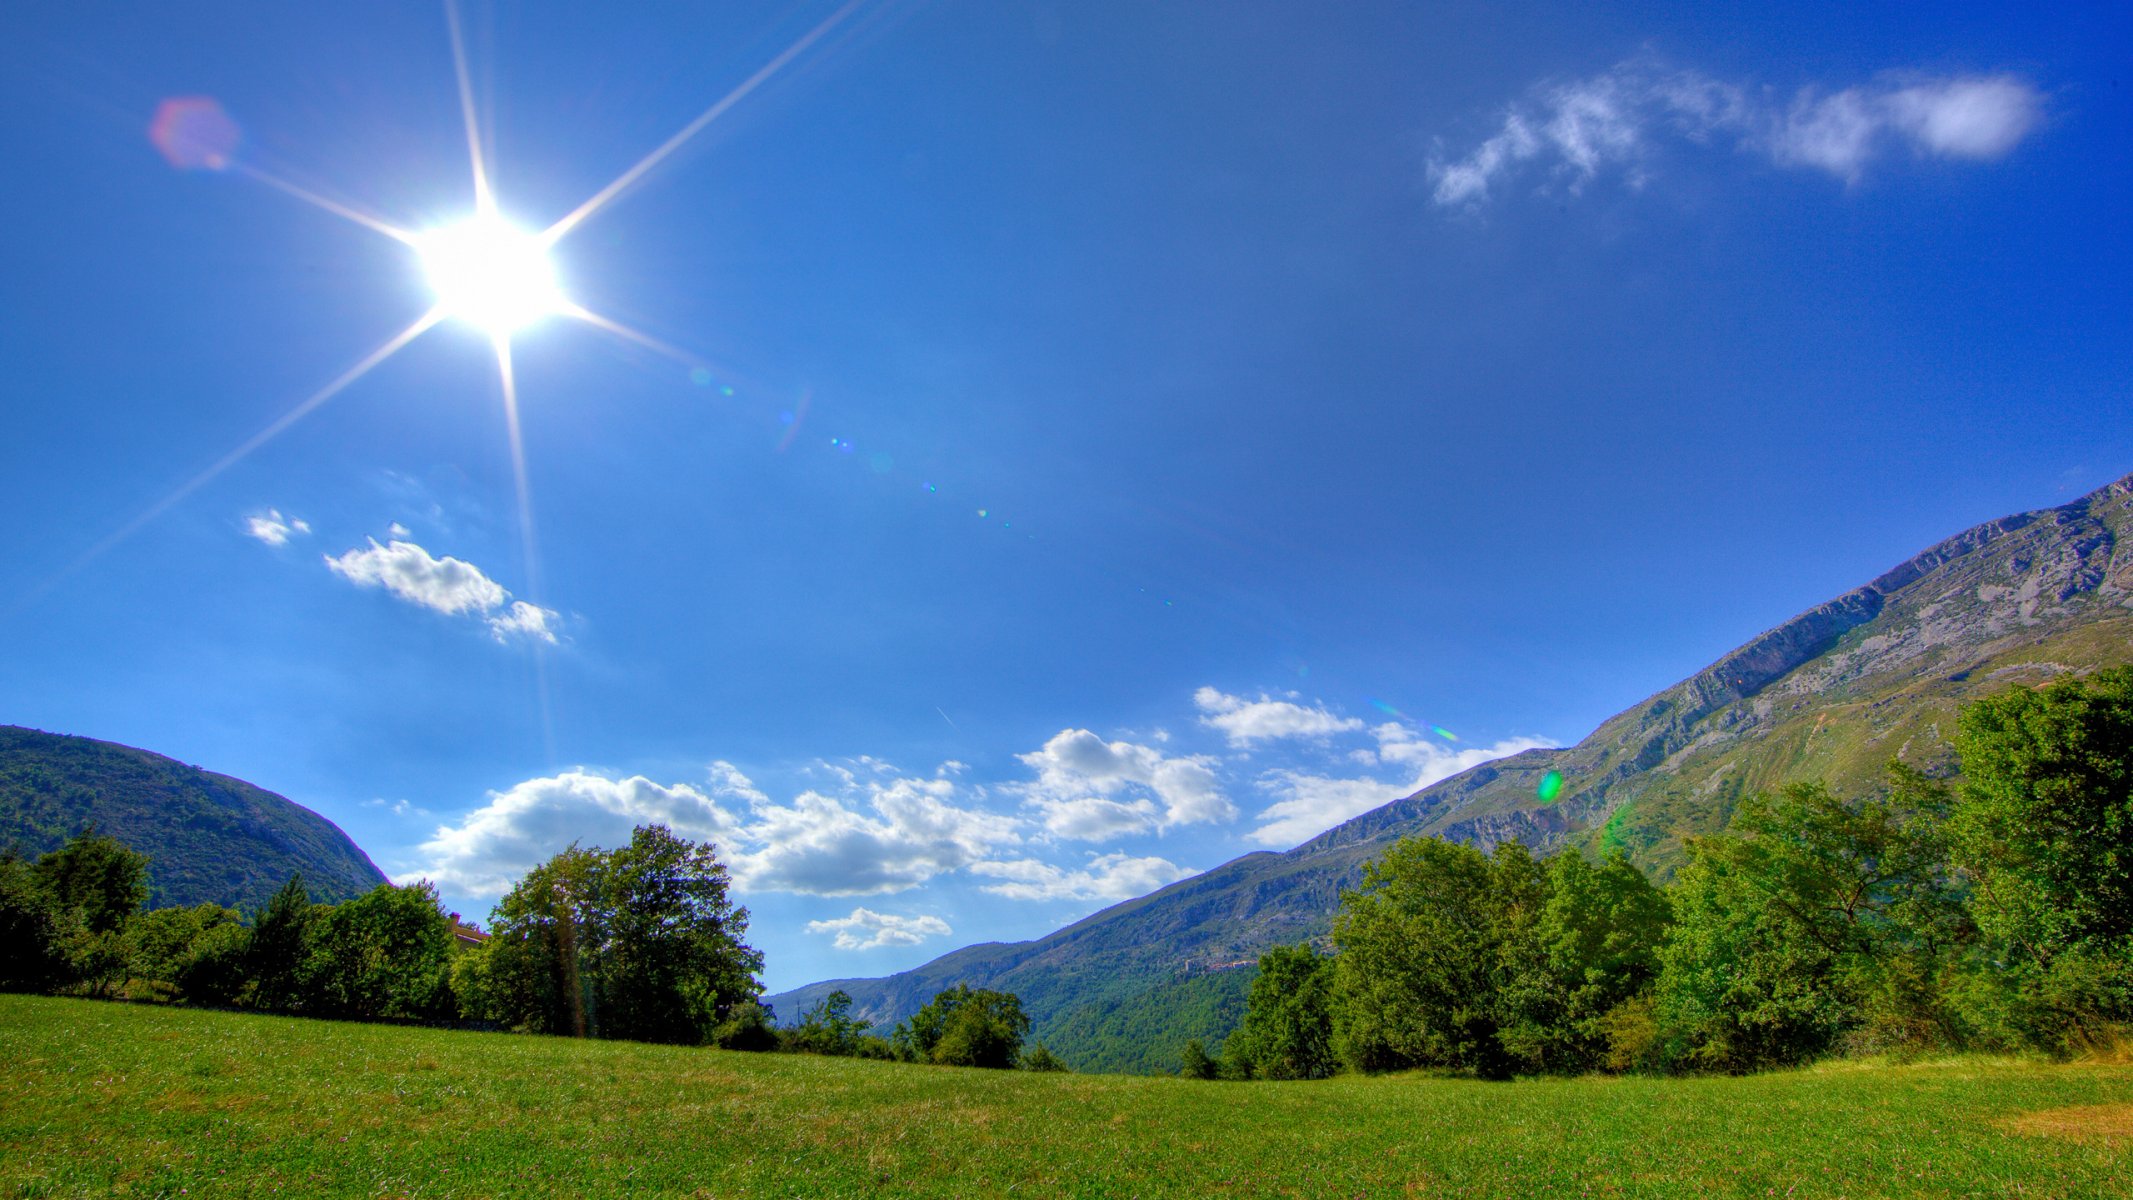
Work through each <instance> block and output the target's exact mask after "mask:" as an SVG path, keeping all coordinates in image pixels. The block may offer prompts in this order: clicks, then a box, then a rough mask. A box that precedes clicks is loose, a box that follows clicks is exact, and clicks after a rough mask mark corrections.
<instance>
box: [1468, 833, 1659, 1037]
mask: <svg viewBox="0 0 2133 1200" xmlns="http://www.w3.org/2000/svg"><path fill="white" fill-rule="evenodd" d="M1546 867H1547V872H1548V885H1547V894H1548V898H1547V900H1546V902H1545V903H1544V904H1543V906H1542V908H1541V912H1540V919H1539V921H1538V922H1537V923H1536V924H1535V925H1534V926H1533V927H1532V931H1531V933H1532V935H1531V936H1530V937H1517V938H1511V939H1508V940H1507V941H1506V942H1505V943H1504V944H1503V946H1502V948H1501V950H1500V953H1501V955H1502V961H1503V967H1504V969H1503V973H1502V976H1501V980H1500V985H1499V1004H1500V1007H1501V1009H1502V1014H1501V1016H1500V1018H1499V1029H1498V1033H1497V1038H1498V1041H1499V1042H1500V1043H1501V1044H1502V1046H1503V1048H1504V1051H1505V1053H1506V1054H1508V1055H1509V1056H1510V1057H1511V1059H1512V1060H1513V1061H1514V1062H1515V1063H1516V1064H1517V1065H1518V1067H1519V1068H1520V1069H1522V1070H1529V1071H1560V1072H1576V1071H1586V1070H1592V1069H1595V1068H1597V1067H1600V1066H1602V1065H1604V1064H1605V1063H1606V1062H1607V1061H1608V1060H1609V1050H1610V1045H1611V1043H1612V1041H1613V1040H1614V1037H1613V1032H1612V1031H1613V1029H1614V1028H1615V1026H1616V1025H1617V1022H1616V1021H1615V1020H1613V1019H1612V1016H1613V1014H1614V1013H1615V1012H1616V1010H1617V1009H1618V1008H1619V1007H1620V1006H1622V1005H1624V1004H1627V1003H1629V1002H1631V1001H1632V1000H1633V999H1634V998H1636V997H1637V996H1638V995H1640V994H1641V993H1642V992H1644V991H1645V990H1646V989H1647V988H1649V987H1650V986H1651V984H1652V981H1653V979H1654V978H1656V977H1657V975H1658V973H1659V953H1658V952H1659V945H1660V943H1661V941H1662V940H1663V939H1664V937H1665V936H1666V927H1667V923H1668V921H1669V918H1670V913H1671V910H1670V908H1669V906H1668V904H1667V900H1666V895H1665V893H1663V892H1661V891H1660V890H1659V889H1658V888H1656V887H1654V886H1652V882H1651V880H1649V879H1647V878H1645V875H1644V872H1642V871H1640V870H1638V869H1637V867H1636V865H1635V864H1633V863H1631V862H1630V861H1629V859H1628V857H1627V856H1625V855H1623V854H1621V853H1620V852H1619V851H1618V852H1616V853H1615V854H1613V855H1611V856H1609V857H1608V858H1607V859H1606V860H1605V861H1603V862H1601V863H1599V864H1598V865H1595V864H1593V863H1590V862H1587V861H1586V859H1585V858H1584V856H1583V855H1580V854H1578V853H1576V852H1574V851H1573V852H1565V853H1562V854H1557V855H1554V856H1553V857H1551V858H1549V859H1547V860H1546Z"/></svg>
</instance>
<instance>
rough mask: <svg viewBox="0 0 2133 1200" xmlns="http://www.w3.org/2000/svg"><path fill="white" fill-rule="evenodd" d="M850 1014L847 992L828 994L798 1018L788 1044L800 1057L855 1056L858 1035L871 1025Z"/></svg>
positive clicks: (857, 1049)
mask: <svg viewBox="0 0 2133 1200" xmlns="http://www.w3.org/2000/svg"><path fill="white" fill-rule="evenodd" d="M851 1014H852V995H851V993H850V992H847V991H845V990H843V989H842V988H840V989H838V990H837V991H834V992H831V993H830V994H829V995H827V996H824V997H823V998H822V1002H821V1003H819V1004H817V1005H815V1006H814V1007H813V1008H810V1009H808V1010H807V1011H806V1012H804V1013H802V1014H801V1015H800V1024H799V1026H798V1027H796V1028H795V1029H794V1030H793V1031H792V1034H791V1037H790V1040H789V1044H790V1045H791V1046H792V1048H793V1049H795V1050H798V1051H800V1052H802V1053H804V1054H836V1055H845V1056H850V1055H855V1054H857V1053H859V1038H860V1035H861V1034H863V1033H865V1032H866V1031H867V1030H869V1029H872V1028H873V1027H874V1023H873V1022H872V1021H866V1020H861V1019H859V1018H856V1017H854V1016H852V1015H851Z"/></svg>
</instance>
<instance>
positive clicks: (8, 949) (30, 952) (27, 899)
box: [0, 851, 67, 992]
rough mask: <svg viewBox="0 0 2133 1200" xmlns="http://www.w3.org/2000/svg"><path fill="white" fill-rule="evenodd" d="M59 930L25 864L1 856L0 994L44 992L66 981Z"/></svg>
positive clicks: (4, 854) (9, 855)
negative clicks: (5, 992)
mask: <svg viewBox="0 0 2133 1200" xmlns="http://www.w3.org/2000/svg"><path fill="white" fill-rule="evenodd" d="M63 936H64V930H63V929H62V928H61V927H60V923H59V917H58V914H57V913H56V912H55V911H54V909H53V905H52V900H51V897H50V896H49V895H47V894H46V892H45V890H44V888H43V886H42V885H41V884H39V882H38V880H37V875H36V872H35V871H33V870H32V869H31V867H30V864H28V863H26V862H24V861H22V859H21V858H20V857H19V856H17V855H15V854H14V853H13V852H11V851H10V852H0V991H7V992H42V991H49V990H51V989H53V988H56V987H58V986H59V985H60V984H61V983H63V982H65V980H66V978H67V955H66V949H65V947H64V946H63V945H62V944H61V940H62V937H63Z"/></svg>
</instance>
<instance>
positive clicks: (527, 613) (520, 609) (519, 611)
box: [489, 600, 560, 646]
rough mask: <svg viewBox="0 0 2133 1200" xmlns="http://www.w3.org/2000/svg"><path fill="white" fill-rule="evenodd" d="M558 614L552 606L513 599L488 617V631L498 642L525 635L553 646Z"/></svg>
mask: <svg viewBox="0 0 2133 1200" xmlns="http://www.w3.org/2000/svg"><path fill="white" fill-rule="evenodd" d="M559 615H560V614H558V613H557V612H556V611H555V610H554V609H552V608H542V607H540V606H539V605H536V604H528V603H526V602H525V601H524V600H513V601H512V602H511V606H510V607H509V608H506V609H505V610H504V611H502V612H500V613H498V614H497V615H495V616H493V617H490V618H489V633H490V636H492V637H494V638H495V639H496V640H497V641H499V642H508V641H510V640H511V639H512V638H514V637H526V638H533V639H535V640H537V641H543V642H547V643H548V644H549V645H551V646H553V645H555V644H556V636H555V621H556V618H557V617H558V616H559Z"/></svg>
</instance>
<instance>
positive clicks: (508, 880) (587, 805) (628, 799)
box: [418, 770, 740, 896]
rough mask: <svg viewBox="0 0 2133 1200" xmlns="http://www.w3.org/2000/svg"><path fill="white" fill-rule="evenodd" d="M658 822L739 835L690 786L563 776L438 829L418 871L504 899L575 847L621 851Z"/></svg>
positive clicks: (511, 791) (693, 831) (696, 832)
mask: <svg viewBox="0 0 2133 1200" xmlns="http://www.w3.org/2000/svg"><path fill="white" fill-rule="evenodd" d="M653 824H658V825H665V826H667V827H669V828H671V829H672V830H674V832H676V833H678V834H681V835H682V836H684V837H690V838H696V839H699V840H701V839H707V838H708V839H710V840H712V841H715V842H718V843H720V844H721V845H726V844H730V843H731V841H732V840H733V839H734V837H735V835H736V834H737V833H738V832H739V830H740V822H739V821H738V820H737V819H736V817H735V816H734V814H733V813H732V812H731V811H730V810H729V809H727V808H726V807H725V806H723V805H721V804H720V803H719V802H718V801H717V800H716V799H714V798H713V797H712V796H711V795H709V794H707V793H706V792H705V791H704V790H703V789H700V788H696V787H693V786H691V785H689V784H686V783H677V784H672V785H667V784H658V783H654V782H652V781H651V780H649V779H647V778H645V777H644V776H642V775H633V776H631V777H629V778H627V779H610V778H607V777H606V776H603V775H597V774H593V773H591V772H588V771H583V770H578V771H566V772H564V773H562V774H560V775H553V776H548V777H545V778H541V779H529V780H526V781H525V782H524V783H520V784H517V785H515V786H513V787H511V788H508V789H506V790H504V791H501V792H491V793H489V799H488V802H487V803H486V804H484V805H482V806H481V807H480V808H477V809H475V810H474V811H473V812H470V813H468V814H467V815H465V816H464V817H461V818H460V819H459V823H458V824H457V825H445V826H439V827H438V829H437V832H436V833H435V834H434V835H433V836H432V837H431V838H430V840H429V841H427V842H424V843H423V844H422V846H421V848H420V853H421V855H422V857H423V859H424V865H423V867H422V869H421V870H420V871H419V872H418V873H419V874H420V875H422V876H423V877H424V878H427V879H431V880H434V881H435V882H436V883H437V884H438V885H439V886H441V887H444V888H446V889H448V890H453V891H458V892H462V893H465V894H467V895H473V896H500V895H502V894H503V893H504V892H506V891H508V890H509V889H510V887H511V885H512V883H514V882H516V881H517V879H518V877H519V876H521V875H524V874H525V873H526V872H527V871H529V870H531V869H532V868H533V867H535V866H538V865H539V864H541V863H543V862H546V861H547V860H548V859H550V858H552V857H554V855H555V854H556V853H557V852H558V851H560V850H562V849H563V848H564V847H566V846H569V845H570V844H571V843H573V842H577V843H580V844H583V845H586V846H619V845H621V844H623V843H625V842H627V841H629V838H630V831H631V830H632V829H634V828H636V827H637V826H639V825H653Z"/></svg>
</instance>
